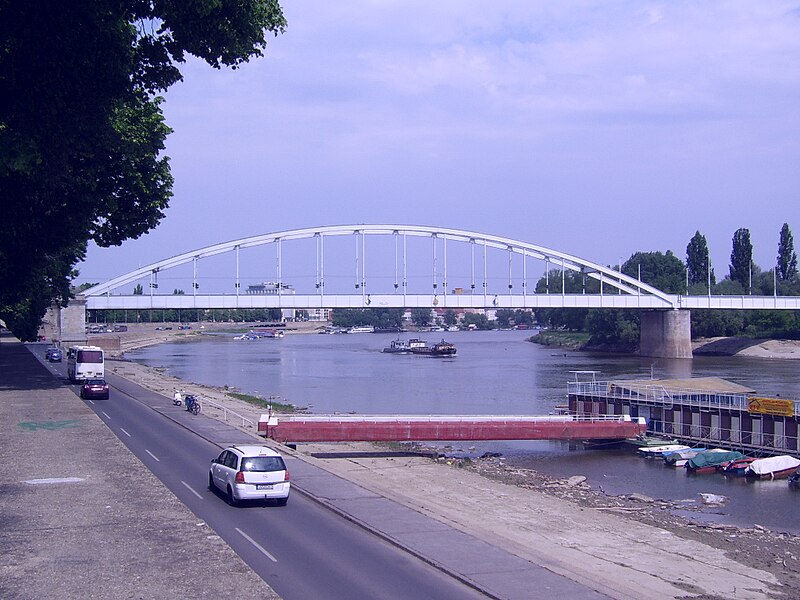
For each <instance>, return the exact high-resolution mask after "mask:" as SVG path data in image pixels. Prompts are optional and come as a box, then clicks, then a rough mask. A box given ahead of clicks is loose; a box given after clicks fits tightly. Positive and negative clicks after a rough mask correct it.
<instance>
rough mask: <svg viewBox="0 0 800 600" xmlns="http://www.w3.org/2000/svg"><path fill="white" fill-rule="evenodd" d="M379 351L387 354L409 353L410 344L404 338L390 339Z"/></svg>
mask: <svg viewBox="0 0 800 600" xmlns="http://www.w3.org/2000/svg"><path fill="white" fill-rule="evenodd" d="M381 352H386V353H387V354H410V353H411V346H409V345H408V342H407V341H405V340H392V342H391V343H390V344H389V345H388V346H387V347H386V348H384V349H383V350H381Z"/></svg>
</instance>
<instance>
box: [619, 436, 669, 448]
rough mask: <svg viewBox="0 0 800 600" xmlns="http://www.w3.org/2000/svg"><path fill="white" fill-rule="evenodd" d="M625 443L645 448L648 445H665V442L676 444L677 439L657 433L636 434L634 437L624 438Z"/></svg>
mask: <svg viewBox="0 0 800 600" xmlns="http://www.w3.org/2000/svg"><path fill="white" fill-rule="evenodd" d="M625 443H626V444H629V445H631V446H635V447H636V448H647V447H650V446H665V445H667V444H677V443H678V440H675V439H672V438H665V437H661V436H658V435H637V436H636V437H635V438H628V439H627V440H625Z"/></svg>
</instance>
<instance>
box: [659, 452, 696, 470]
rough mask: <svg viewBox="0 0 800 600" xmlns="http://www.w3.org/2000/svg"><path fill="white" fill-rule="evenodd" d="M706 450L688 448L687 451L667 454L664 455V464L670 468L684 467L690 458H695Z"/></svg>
mask: <svg viewBox="0 0 800 600" xmlns="http://www.w3.org/2000/svg"><path fill="white" fill-rule="evenodd" d="M705 450H706V449H705V448H688V449H687V450H674V451H672V452H665V453H664V454H663V456H664V464H665V465H667V466H668V467H683V466H685V465H686V462H687V461H688V460H689V459H690V458H694V457H695V456H697V455H698V454H700V453H701V452H704V451H705Z"/></svg>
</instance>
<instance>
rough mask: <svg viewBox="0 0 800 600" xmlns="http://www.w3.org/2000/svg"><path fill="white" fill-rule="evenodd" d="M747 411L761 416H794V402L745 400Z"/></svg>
mask: <svg viewBox="0 0 800 600" xmlns="http://www.w3.org/2000/svg"><path fill="white" fill-rule="evenodd" d="M747 411H748V412H751V413H759V414H762V415H780V416H782V417H793V416H794V400H784V399H783V398H756V397H751V398H748V399H747Z"/></svg>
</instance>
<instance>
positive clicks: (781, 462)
mask: <svg viewBox="0 0 800 600" xmlns="http://www.w3.org/2000/svg"><path fill="white" fill-rule="evenodd" d="M798 467H800V459H798V458H795V457H794V456H789V455H788V454H782V455H780V456H769V457H767V458H757V459H756V460H754V461H753V462H751V463H750V464H749V465H748V466H747V469H745V472H744V474H745V477H753V478H755V479H785V478H787V477H789V476H790V475H791V474H792V473H795V472H796V471H797V468H798Z"/></svg>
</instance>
